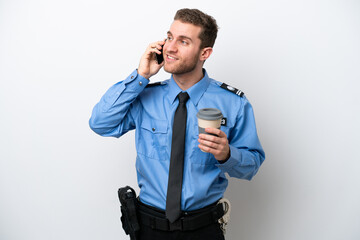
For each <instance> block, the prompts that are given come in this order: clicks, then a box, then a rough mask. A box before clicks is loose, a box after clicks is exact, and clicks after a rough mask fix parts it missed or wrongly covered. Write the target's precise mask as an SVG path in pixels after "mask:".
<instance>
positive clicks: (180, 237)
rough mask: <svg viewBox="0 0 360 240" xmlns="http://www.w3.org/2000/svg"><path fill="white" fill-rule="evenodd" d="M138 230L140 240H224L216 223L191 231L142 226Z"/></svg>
mask: <svg viewBox="0 0 360 240" xmlns="http://www.w3.org/2000/svg"><path fill="white" fill-rule="evenodd" d="M140 228H141V229H140V234H139V235H140V238H139V239H140V240H225V238H224V235H223V232H222V230H221V229H220V225H219V224H218V223H214V224H211V225H208V226H205V227H203V228H199V229H196V230H193V231H160V230H154V229H151V227H148V226H144V225H141V227H140Z"/></svg>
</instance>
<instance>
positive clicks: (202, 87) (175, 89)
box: [168, 69, 210, 106]
mask: <svg viewBox="0 0 360 240" xmlns="http://www.w3.org/2000/svg"><path fill="white" fill-rule="evenodd" d="M203 73H204V77H203V78H202V79H201V80H200V81H199V82H197V83H196V84H195V85H194V86H192V87H190V88H189V89H187V90H186V92H187V93H188V94H189V96H190V100H191V101H192V102H193V103H194V105H195V106H197V104H198V102H199V101H200V98H201V97H202V95H203V94H204V92H205V91H206V89H207V88H208V86H209V84H210V78H209V76H208V74H207V72H206V70H205V69H203ZM180 92H182V90H181V88H180V87H179V86H178V85H177V83H176V82H175V80H174V78H173V76H172V75H171V79H170V82H169V95H168V97H169V99H170V101H171V102H174V101H175V99H176V97H177V95H178V94H179V93H180Z"/></svg>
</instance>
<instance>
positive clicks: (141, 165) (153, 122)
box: [90, 9, 265, 240]
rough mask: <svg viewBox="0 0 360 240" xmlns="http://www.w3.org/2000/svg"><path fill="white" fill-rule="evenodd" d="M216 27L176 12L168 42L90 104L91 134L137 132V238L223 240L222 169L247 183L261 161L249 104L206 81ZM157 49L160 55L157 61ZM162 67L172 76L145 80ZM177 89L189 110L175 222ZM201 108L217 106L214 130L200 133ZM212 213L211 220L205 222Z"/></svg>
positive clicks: (202, 17)
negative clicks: (171, 210) (172, 177)
mask: <svg viewBox="0 0 360 240" xmlns="http://www.w3.org/2000/svg"><path fill="white" fill-rule="evenodd" d="M217 31H218V26H217V24H216V21H215V19H214V18H212V17H211V16H209V15H207V14H205V13H203V12H201V11H199V10H197V9H180V10H179V11H177V13H176V15H175V17H174V21H173V23H172V24H171V26H170V29H169V31H168V32H167V38H166V41H158V42H154V43H151V44H150V45H149V46H148V47H147V49H146V50H145V53H144V54H143V56H142V57H141V60H140V64H139V66H138V69H137V70H135V71H133V72H132V73H131V74H130V75H129V76H128V77H127V78H126V79H125V80H124V81H121V82H119V83H117V84H115V85H114V86H112V87H111V88H110V89H109V90H108V91H107V92H106V93H105V95H104V96H103V97H102V98H101V100H100V102H99V103H97V104H96V106H95V107H94V109H93V112H92V116H91V118H90V127H91V129H92V130H93V131H94V132H96V133H97V134H100V135H102V136H112V137H120V136H122V135H123V134H125V133H126V132H128V131H130V130H133V129H136V134H135V138H136V139H135V141H136V151H137V158H136V170H137V175H138V184H139V187H140V194H139V199H140V204H139V205H140V207H141V214H140V217H139V218H140V221H141V230H140V239H141V240H143V239H157V240H159V239H160V240H161V239H167V240H168V239H207V240H211V239H224V236H223V233H222V231H221V229H220V224H219V223H218V222H217V221H216V220H217V219H218V218H219V217H221V216H218V215H219V214H217V213H218V212H216V211H218V208H216V207H215V206H217V205H216V203H217V201H218V200H219V199H221V198H222V197H223V195H224V192H225V190H226V187H227V185H228V180H227V178H226V175H225V173H227V174H228V175H229V176H230V177H236V178H240V179H247V180H250V179H251V178H252V177H253V176H254V175H255V174H256V172H257V171H258V169H259V167H260V165H261V164H262V162H263V161H264V159H265V154H264V151H263V149H262V147H261V144H260V142H259V139H258V136H257V132H256V127H255V120H254V114H253V109H252V106H251V105H250V103H249V101H248V100H247V99H246V97H245V96H244V95H243V93H242V92H241V91H239V90H237V89H235V88H232V87H230V86H228V85H226V84H224V83H222V82H218V81H215V80H214V79H211V78H210V77H209V76H208V74H207V72H206V70H205V69H204V68H203V64H204V62H205V60H206V59H208V58H209V57H210V56H211V54H212V51H213V45H214V43H215V39H216V36H217ZM156 54H163V57H164V61H163V62H162V63H160V64H159V63H158V62H157V61H156ZM162 67H164V70H165V71H166V72H169V73H171V77H170V79H168V80H165V81H162V82H159V83H155V84H149V79H150V78H151V77H152V76H154V75H155V74H156V73H157V72H158V71H159V70H160V69H161V68H162ZM179 93H184V94H185V93H186V94H185V95H187V97H186V98H187V100H185V103H184V106H186V110H185V111H187V115H185V116H186V130H184V131H185V136H184V138H185V139H184V141H185V146H184V150H183V151H182V154H183V163H182V167H183V170H182V180H181V181H182V186H181V187H182V189H181V190H180V195H181V200H180V203H179V204H180V206H179V208H181V214H180V216H179V217H177V219H176V220H175V222H174V220H171V221H170V220H169V219H170V218H169V217H168V215H167V213H166V211H165V210H166V205H167V201H169V199H172V198H173V196H170V195H168V191H169V189H168V182H169V171H170V170H169V169H170V160H171V159H170V158H171V152H172V150H173V149H172V148H174V147H175V146H172V145H175V144H172V143H173V134H172V133H173V132H174V130H173V124H174V120H175V119H174V118H175V112H176V110H177V108H178V106H179V99H180V98H179V97H178V94H179ZM202 108H217V109H219V110H220V111H221V112H222V114H223V121H222V126H221V128H220V129H215V128H206V129H205V131H206V132H207V133H210V134H211V135H208V134H199V133H198V124H197V118H196V114H197V112H198V111H199V109H202ZM176 145H177V144H176ZM173 151H174V150H173ZM171 161H173V160H171ZM169 188H170V187H169ZM220 212H221V211H220ZM208 213H209V214H208ZM220 214H221V213H220ZM205 215H206V216H207V217H201V216H205ZM211 216H215V217H216V219H215V221H214V219H211V220H209V218H211Z"/></svg>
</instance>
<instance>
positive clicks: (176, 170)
mask: <svg viewBox="0 0 360 240" xmlns="http://www.w3.org/2000/svg"><path fill="white" fill-rule="evenodd" d="M178 98H179V106H178V107H177V109H176V112H175V116H174V124H173V132H172V142H171V157H170V169H169V182H168V190H167V197H166V211H165V213H166V217H167V218H168V219H169V221H170V222H171V223H173V222H175V221H176V220H177V219H178V218H179V217H180V215H181V190H182V180H183V171H184V151H185V133H186V116H187V111H186V101H187V100H188V99H189V95H188V94H187V93H186V92H181V93H179V95H178Z"/></svg>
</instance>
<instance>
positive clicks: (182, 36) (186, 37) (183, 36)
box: [167, 31, 193, 42]
mask: <svg viewBox="0 0 360 240" xmlns="http://www.w3.org/2000/svg"><path fill="white" fill-rule="evenodd" d="M167 34H168V35H171V36H173V34H172V33H171V32H170V31H168V32H167ZM179 38H182V39H184V38H185V39H188V40H190V41H191V42H192V41H193V40H192V39H191V38H190V37H188V36H185V35H180V36H179Z"/></svg>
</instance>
